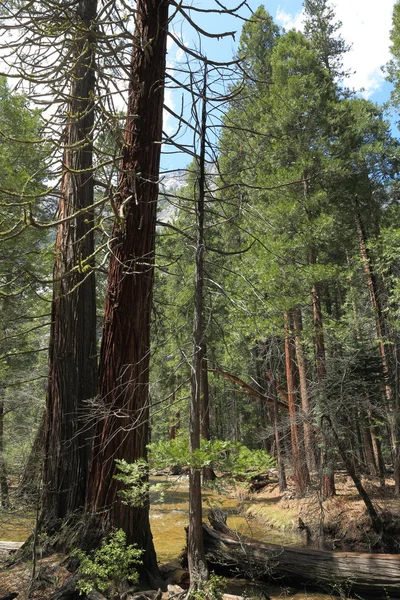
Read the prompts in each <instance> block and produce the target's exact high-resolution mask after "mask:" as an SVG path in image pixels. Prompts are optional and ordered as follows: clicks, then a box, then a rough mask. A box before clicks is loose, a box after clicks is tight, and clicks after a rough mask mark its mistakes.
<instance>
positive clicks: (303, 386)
mask: <svg viewBox="0 0 400 600" xmlns="http://www.w3.org/2000/svg"><path fill="white" fill-rule="evenodd" d="M293 325H294V334H295V337H294V340H295V347H296V358H297V365H298V369H299V379H300V396H301V407H302V409H303V415H304V423H303V427H304V445H305V449H306V457H307V465H308V468H309V470H310V471H316V470H317V462H316V456H315V449H316V442H315V436H314V429H313V426H312V423H311V420H312V419H311V407H310V394H309V391H308V383H307V366H306V358H305V355H304V349H303V342H302V331H303V321H302V316H301V309H300V307H299V306H297V307H296V308H295V309H293Z"/></svg>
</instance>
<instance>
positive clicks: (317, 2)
mask: <svg viewBox="0 0 400 600" xmlns="http://www.w3.org/2000/svg"><path fill="white" fill-rule="evenodd" d="M341 27H342V23H341V21H336V20H335V11H334V9H333V7H332V5H331V3H330V0H304V33H305V35H306V37H307V38H308V39H309V40H310V42H311V45H312V46H313V48H314V49H315V50H316V51H317V52H318V55H319V57H320V60H321V62H322V64H323V65H324V67H325V68H326V69H328V70H329V71H330V72H331V74H332V76H333V77H335V78H339V79H343V78H344V77H346V71H343V55H344V54H345V53H346V52H347V51H348V50H349V49H350V47H349V46H348V45H347V44H346V42H345V41H344V39H343V38H342V37H341V35H340V34H339V33H338V32H339V31H340V29H341Z"/></svg>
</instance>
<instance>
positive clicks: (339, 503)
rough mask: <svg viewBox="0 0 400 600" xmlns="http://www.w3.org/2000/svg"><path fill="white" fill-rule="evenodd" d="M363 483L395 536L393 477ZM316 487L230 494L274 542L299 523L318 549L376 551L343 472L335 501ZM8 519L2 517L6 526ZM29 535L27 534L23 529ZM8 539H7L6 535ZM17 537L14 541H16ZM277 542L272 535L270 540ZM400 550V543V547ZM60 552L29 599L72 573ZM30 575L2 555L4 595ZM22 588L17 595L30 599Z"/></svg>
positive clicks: (399, 522)
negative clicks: (321, 495) (300, 493)
mask: <svg viewBox="0 0 400 600" xmlns="http://www.w3.org/2000/svg"><path fill="white" fill-rule="evenodd" d="M363 484H364V486H365V488H366V490H367V491H368V493H369V494H370V497H371V499H372V501H373V502H374V505H375V507H376V508H377V510H378V512H379V513H380V515H382V516H383V517H384V518H385V522H386V523H389V526H390V528H391V530H392V533H393V536H396V535H397V536H398V539H400V537H399V533H400V499H398V498H395V497H394V482H393V481H391V480H390V479H389V480H387V485H386V487H385V488H384V489H383V490H382V489H381V488H380V487H379V483H378V482H377V481H373V480H371V479H367V478H364V480H363ZM315 490H316V488H314V489H310V491H309V492H308V493H307V494H306V495H305V496H304V497H302V498H298V497H296V495H295V493H294V487H292V486H291V482H290V479H289V487H288V490H287V491H285V492H284V493H280V492H279V486H278V484H277V483H275V482H271V483H269V484H267V485H266V486H265V487H264V488H263V489H262V490H261V491H259V492H256V493H253V494H249V492H248V491H247V490H245V489H244V488H243V487H237V488H236V491H235V492H233V490H232V488H230V491H229V494H235V495H236V498H237V499H238V501H239V510H242V511H243V512H244V513H245V514H246V515H247V516H248V517H249V518H250V519H253V518H256V519H257V521H259V520H261V521H262V522H263V523H265V524H266V525H267V534H266V538H265V540H264V541H266V542H268V541H271V540H272V538H273V532H274V531H277V530H280V531H281V532H282V531H284V532H288V533H292V532H294V531H297V532H298V529H299V524H300V529H301V530H302V536H303V537H300V536H299V545H300V543H302V544H301V545H303V544H304V545H305V544H306V543H307V542H308V543H310V544H311V545H312V546H313V547H315V548H321V549H322V548H324V549H330V550H332V549H334V550H348V551H355V552H374V551H376V549H377V547H378V545H379V544H378V542H379V540H378V539H377V535H376V534H374V532H373V531H372V529H371V525H370V520H369V517H368V515H367V512H366V510H365V506H364V504H363V502H362V501H361V500H360V498H359V496H358V493H357V491H356V489H355V487H354V485H353V483H352V481H351V479H350V478H349V477H348V476H347V475H346V474H345V473H339V474H337V476H336V492H337V493H336V496H335V497H334V498H332V499H331V500H327V501H325V502H321V501H320V498H319V496H318V493H317V492H316V491H315ZM32 521H33V515H32V519H31V518H30V515H29V516H28V515H26V513H25V516H24V517H23V522H22V523H21V525H20V528H19V527H18V516H17V515H15V520H14V519H12V520H11V519H10V521H9V522H8V530H7V529H6V528H4V527H0V529H1V530H2V531H1V534H0V538H1V537H2V534H4V532H6V533H7V537H6V538H5V539H9V540H11V539H12V537H15V536H13V535H12V533H11V531H12V530H13V531H14V532H15V535H17V537H18V540H19V539H21V540H22V539H23V537H26V535H27V533H29V530H30V531H31V527H32ZM5 524H6V523H5V522H3V525H5ZM269 529H270V530H271V540H269V539H268V530H269ZM23 530H24V531H25V536H24V531H23ZM3 539H4V538H3ZM18 540H17V539H13V541H18ZM272 541H273V540H272ZM399 552H400V548H399ZM63 558H65V557H61V556H57V555H54V556H51V557H47V558H43V559H42V560H40V561H38V562H39V564H38V567H37V570H36V577H35V585H34V586H33V588H32V590H31V593H30V594H29V599H30V600H45V599H48V598H49V595H51V592H52V591H53V590H55V589H57V588H59V587H60V586H61V585H62V584H63V582H64V581H65V580H66V579H67V578H68V577H69V576H70V573H68V571H67V569H66V568H65V566H64V565H63ZM31 577H32V564H31V563H29V562H28V563H27V562H23V563H17V564H15V565H14V566H13V567H12V568H6V563H5V561H4V560H3V564H2V563H1V557H0V598H1V597H2V596H3V595H5V594H7V593H10V592H15V591H18V592H22V591H23V590H27V589H28V588H29V586H30V581H31ZM27 597H28V596H26V595H25V594H24V593H23V592H22V593H20V596H19V598H21V600H22V598H27Z"/></svg>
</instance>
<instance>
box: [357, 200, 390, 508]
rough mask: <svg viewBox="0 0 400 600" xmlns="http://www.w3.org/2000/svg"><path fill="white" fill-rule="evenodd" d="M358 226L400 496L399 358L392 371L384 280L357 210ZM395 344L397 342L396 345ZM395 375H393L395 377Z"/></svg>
mask: <svg viewBox="0 0 400 600" xmlns="http://www.w3.org/2000/svg"><path fill="white" fill-rule="evenodd" d="M356 228H357V235H358V241H359V246H360V253H361V257H362V260H363V265H364V271H365V275H366V279H367V285H368V291H369V297H370V301H371V306H372V310H373V313H374V316H375V328H376V337H377V341H378V346H379V353H380V356H381V362H382V370H383V377H384V394H385V398H386V403H387V408H388V410H389V420H388V423H389V427H390V437H391V443H392V457H393V468H394V478H395V493H396V496H399V495H400V397H399V393H398V392H397V386H396V385H395V386H393V379H394V380H395V381H396V380H397V371H398V365H397V361H396V360H394V361H392V363H394V366H393V370H394V373H391V366H392V365H391V360H390V353H389V350H388V344H387V342H388V341H389V338H390V332H389V328H388V325H387V322H386V318H385V315H384V309H385V306H384V302H383V298H382V295H383V294H382V292H383V282H382V281H381V280H380V278H379V277H378V275H377V274H376V272H375V266H374V261H373V259H372V256H371V254H370V252H369V250H368V248H367V245H366V235H365V231H364V227H363V224H362V221H361V216H360V214H359V213H358V212H357V213H356ZM395 346H396V344H395ZM393 375H394V377H393Z"/></svg>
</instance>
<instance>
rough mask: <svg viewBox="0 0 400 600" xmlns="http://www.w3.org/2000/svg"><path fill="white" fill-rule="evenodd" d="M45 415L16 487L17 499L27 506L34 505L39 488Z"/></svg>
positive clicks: (44, 414)
mask: <svg viewBox="0 0 400 600" xmlns="http://www.w3.org/2000/svg"><path fill="white" fill-rule="evenodd" d="M45 427H46V413H45V412H43V415H42V418H41V419H40V424H39V427H38V430H37V432H36V435H35V439H34V442H33V444H32V448H31V451H30V453H29V457H28V460H27V462H26V465H25V468H24V472H23V474H22V478H21V481H20V484H19V486H18V497H19V498H21V499H22V500H24V501H25V502H27V503H28V504H32V503H33V502H35V503H36V506H37V491H38V489H39V487H40V483H41V477H42V466H43V448H44V439H45V433H46V430H45Z"/></svg>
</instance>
